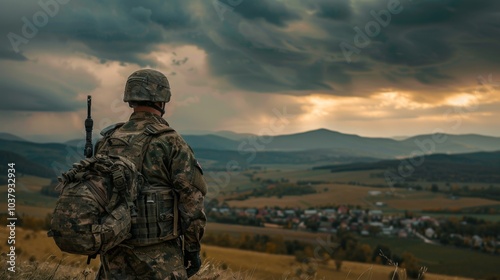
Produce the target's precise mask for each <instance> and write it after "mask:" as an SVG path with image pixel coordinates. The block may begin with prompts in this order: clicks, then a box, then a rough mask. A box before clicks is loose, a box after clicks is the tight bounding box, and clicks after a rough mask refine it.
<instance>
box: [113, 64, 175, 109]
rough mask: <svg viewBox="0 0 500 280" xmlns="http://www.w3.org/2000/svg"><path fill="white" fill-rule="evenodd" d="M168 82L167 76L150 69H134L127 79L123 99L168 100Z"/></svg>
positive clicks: (169, 94) (126, 100) (128, 100)
mask: <svg viewBox="0 0 500 280" xmlns="http://www.w3.org/2000/svg"><path fill="white" fill-rule="evenodd" d="M171 95H172V94H171V92H170V84H169V83H168V79H167V77H165V75H163V74H162V73H160V72H158V71H156V70H152V69H142V70H138V71H135V72H134V73H132V75H130V76H129V77H128V79H127V83H126V85H125V94H124V96H123V101H125V102H130V101H151V102H165V103H167V102H169V101H170V96H171Z"/></svg>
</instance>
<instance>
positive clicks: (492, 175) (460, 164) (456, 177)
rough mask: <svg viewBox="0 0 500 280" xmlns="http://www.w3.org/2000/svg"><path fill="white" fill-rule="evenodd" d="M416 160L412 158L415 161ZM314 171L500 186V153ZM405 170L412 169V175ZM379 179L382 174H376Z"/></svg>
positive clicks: (348, 166)
mask: <svg viewBox="0 0 500 280" xmlns="http://www.w3.org/2000/svg"><path fill="white" fill-rule="evenodd" d="M417 161H418V159H415V162H417ZM400 167H403V170H405V172H408V173H409V176H406V177H402V176H401V175H400V174H399V172H398V168H400ZM314 169H330V170H331V171H332V172H344V171H360V170H387V171H391V172H392V174H395V175H396V176H399V177H402V178H404V180H405V181H428V182H433V181H440V182H476V183H477V182H482V183H495V184H498V183H500V152H479V153H467V154H455V155H447V154H433V155H428V156H426V157H425V158H424V159H423V162H422V163H421V164H418V165H416V164H413V165H412V164H411V161H410V160H408V159H404V160H403V159H402V160H383V161H378V162H370V163H352V164H346V165H327V166H320V167H315V168H314ZM408 170H413V171H412V172H410V171H408ZM380 175H381V176H383V174H380Z"/></svg>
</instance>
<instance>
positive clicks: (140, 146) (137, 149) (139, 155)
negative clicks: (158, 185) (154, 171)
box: [108, 123, 174, 217]
mask: <svg viewBox="0 0 500 280" xmlns="http://www.w3.org/2000/svg"><path fill="white" fill-rule="evenodd" d="M120 126H121V125H120ZM118 127H119V126H118ZM115 129H116V128H115ZM113 131H114V130H113ZM171 131H174V129H172V128H171V127H169V126H168V125H165V124H161V123H155V124H149V125H147V126H146V129H145V130H144V133H141V134H138V135H136V136H134V137H132V138H131V139H130V142H129V143H128V147H127V148H125V150H124V151H123V153H129V154H130V155H131V161H132V162H134V164H135V166H136V168H137V171H138V172H139V173H140V174H142V165H143V162H144V157H145V155H146V151H147V148H148V146H149V143H151V140H152V139H153V137H155V136H157V135H160V134H163V133H166V132H171ZM111 133H112V132H111ZM111 133H110V134H108V135H111ZM134 159H137V160H134ZM111 171H112V176H113V181H116V182H117V183H118V186H117V187H118V188H117V187H115V188H114V189H113V194H112V197H111V202H113V203H114V202H116V200H117V199H118V194H119V193H122V192H123V186H120V183H119V182H120V181H123V178H122V174H119V172H117V171H118V170H111ZM139 176H142V175H139ZM143 179H145V178H143ZM138 191H139V190H138ZM123 197H124V198H125V201H126V203H127V206H128V208H129V210H130V212H131V216H132V217H136V216H137V212H136V210H135V205H134V203H133V202H132V201H131V199H130V197H129V196H128V195H124V196H123Z"/></svg>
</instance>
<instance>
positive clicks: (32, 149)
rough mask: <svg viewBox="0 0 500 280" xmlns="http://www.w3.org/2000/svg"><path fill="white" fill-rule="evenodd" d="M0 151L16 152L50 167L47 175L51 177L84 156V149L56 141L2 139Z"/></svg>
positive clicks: (0, 140)
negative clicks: (36, 141)
mask: <svg viewBox="0 0 500 280" xmlns="http://www.w3.org/2000/svg"><path fill="white" fill-rule="evenodd" d="M0 151H7V152H13V153H16V154H18V155H20V156H22V157H24V158H26V159H27V160H29V161H30V162H33V163H35V164H39V165H41V166H44V167H46V168H48V170H51V171H50V174H48V175H46V176H50V177H52V176H56V173H59V172H62V171H65V169H68V168H70V167H71V165H72V164H73V162H76V161H79V160H81V159H82V158H83V155H82V151H80V150H78V149H76V148H75V147H71V146H68V145H65V144H56V143H49V144H42V143H33V142H26V141H9V140H2V139H0ZM16 164H17V163H16ZM56 171H57V172H56ZM57 175H59V174H57Z"/></svg>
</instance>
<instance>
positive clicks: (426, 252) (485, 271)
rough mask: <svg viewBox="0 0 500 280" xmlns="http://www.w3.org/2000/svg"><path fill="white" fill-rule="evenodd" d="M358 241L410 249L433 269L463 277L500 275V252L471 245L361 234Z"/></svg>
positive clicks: (394, 251) (396, 251) (402, 250)
mask: <svg viewBox="0 0 500 280" xmlns="http://www.w3.org/2000/svg"><path fill="white" fill-rule="evenodd" d="M360 241H361V242H364V243H368V244H370V246H372V248H375V247H376V246H377V245H378V244H385V245H387V246H389V247H390V248H391V250H392V252H393V253H396V254H399V255H401V254H402V253H403V252H405V251H406V252H411V253H412V254H413V255H414V256H415V257H417V259H418V260H419V262H420V263H421V264H422V265H425V266H426V267H428V268H429V271H432V272H435V273H446V274H448V275H461V276H466V277H487V276H491V275H498V276H500V268H499V266H498V265H499V264H500V256H493V255H489V254H485V253H481V252H477V251H473V250H471V249H462V248H456V247H453V246H441V245H431V244H427V243H424V242H423V241H422V240H420V239H408V238H405V239H403V238H396V237H394V238H390V237H377V238H371V237H370V238H362V239H360Z"/></svg>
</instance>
